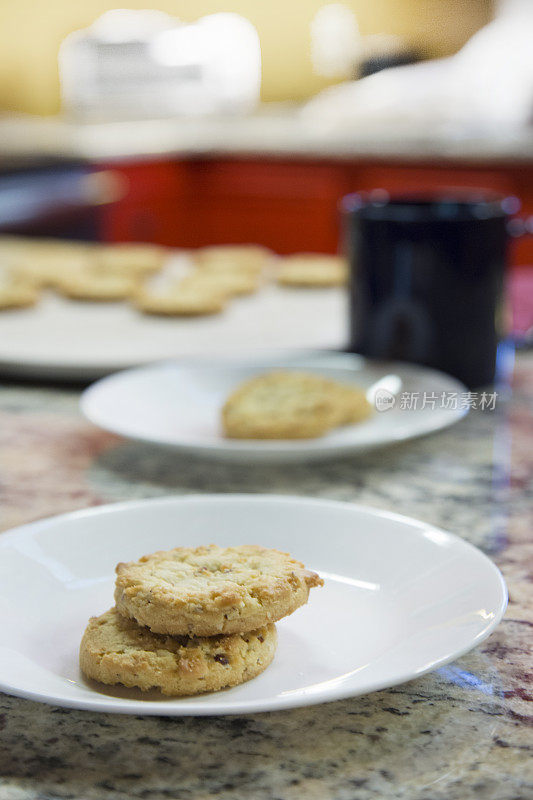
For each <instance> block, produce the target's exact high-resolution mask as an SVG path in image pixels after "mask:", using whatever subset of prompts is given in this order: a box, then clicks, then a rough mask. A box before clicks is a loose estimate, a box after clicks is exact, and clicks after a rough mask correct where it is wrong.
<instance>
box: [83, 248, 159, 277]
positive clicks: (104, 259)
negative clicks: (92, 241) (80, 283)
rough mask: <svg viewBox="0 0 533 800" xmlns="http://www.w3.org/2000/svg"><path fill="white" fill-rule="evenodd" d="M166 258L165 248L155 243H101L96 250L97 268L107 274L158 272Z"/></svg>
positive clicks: (137, 274)
mask: <svg viewBox="0 0 533 800" xmlns="http://www.w3.org/2000/svg"><path fill="white" fill-rule="evenodd" d="M166 258H167V252H166V250H165V248H163V247H160V246H158V245H155V244H134V243H132V244H129V243H126V244H110V245H101V246H99V247H98V248H97V249H96V252H95V264H96V269H97V270H101V271H102V272H104V273H105V274H114V275H126V276H137V277H142V276H145V275H151V274H153V273H155V272H158V271H159V270H160V269H161V268H162V267H163V265H164V263H165V260H166Z"/></svg>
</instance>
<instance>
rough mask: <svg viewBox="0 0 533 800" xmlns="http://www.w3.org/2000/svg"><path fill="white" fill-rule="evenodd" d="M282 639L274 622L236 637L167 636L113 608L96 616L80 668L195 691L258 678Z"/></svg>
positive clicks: (167, 689)
mask: <svg viewBox="0 0 533 800" xmlns="http://www.w3.org/2000/svg"><path fill="white" fill-rule="evenodd" d="M276 643H277V636H276V628H275V626H274V625H266V626H264V627H261V628H259V629H258V630H254V631H250V632H249V633H240V634H239V633H235V634H232V635H230V636H211V637H201V638H193V637H189V636H161V635H159V634H155V633H151V631H149V630H148V628H142V627H140V626H139V625H137V624H136V623H135V622H133V620H131V619H126V618H125V617H122V616H121V615H120V614H119V613H118V612H117V611H116V609H114V608H113V609H111V610H110V611H106V613H105V614H102V615H101V616H99V617H92V618H91V619H90V621H89V624H88V625H87V628H86V630H85V633H84V635H83V639H82V642H81V646H80V667H81V669H82V672H83V673H84V674H85V675H87V677H89V678H93V679H94V680H97V681H100V682H101V683H106V684H117V683H121V684H123V685H124V686H136V687H139V688H140V689H142V690H143V691H147V690H149V689H153V688H156V689H160V690H161V692H163V694H166V695H173V696H183V695H195V694H202V693H204V692H216V691H219V690H220V689H225V688H226V687H228V686H237V684H240V683H244V682H245V681H249V680H250V679H251V678H255V677H256V676H257V675H259V674H260V673H261V672H263V670H265V669H266V667H268V665H269V664H270V662H271V661H272V659H273V658H274V653H275V651H276Z"/></svg>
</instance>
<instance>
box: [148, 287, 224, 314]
mask: <svg viewBox="0 0 533 800" xmlns="http://www.w3.org/2000/svg"><path fill="white" fill-rule="evenodd" d="M226 301H227V294H226V293H224V292H222V291H220V290H219V289H216V288H215V287H206V286H194V285H193V286H185V287H183V288H182V287H181V286H180V285H178V286H175V287H169V288H168V289H166V290H165V291H159V290H158V291H155V290H151V289H146V288H142V289H140V290H139V291H137V292H136V293H135V295H134V298H133V304H134V306H135V307H136V308H137V309H139V311H143V312H144V313H145V314H157V315H163V316H175V317H195V316H203V315H207V314H219V313H220V312H221V311H223V310H224V307H225V305H226Z"/></svg>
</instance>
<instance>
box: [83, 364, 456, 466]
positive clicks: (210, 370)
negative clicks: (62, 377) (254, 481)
mask: <svg viewBox="0 0 533 800" xmlns="http://www.w3.org/2000/svg"><path fill="white" fill-rule="evenodd" d="M282 368H286V369H303V370H306V371H308V372H315V373H318V374H320V375H324V376H326V377H328V378H333V379H335V380H339V381H343V382H347V383H350V382H351V383H354V384H356V385H357V386H361V387H363V388H365V389H366V390H368V389H371V387H375V386H376V384H377V382H378V381H384V383H385V385H387V386H388V385H390V386H391V388H393V389H394V390H398V391H397V392H396V395H395V396H394V407H392V408H390V409H388V410H386V411H382V412H378V411H376V412H375V413H374V414H373V415H372V416H371V417H370V418H369V419H367V420H365V421H364V422H362V423H359V424H358V425H348V426H345V427H342V428H337V429H336V430H334V431H332V432H331V433H329V434H327V435H326V436H321V437H320V438H317V439H307V440H301V439H300V440H297V439H296V440H290V441H289V440H269V441H266V440H260V439H253V440H238V439H227V438H225V437H224V435H223V433H222V428H221V424H220V410H221V408H222V405H223V403H224V401H225V399H226V397H227V396H228V395H229V394H230V392H231V391H232V390H233V389H234V388H235V387H236V386H237V385H238V384H239V383H241V382H242V381H244V380H246V379H247V378H250V377H251V376H253V375H256V374H259V373H261V372H264V371H267V370H270V369H282ZM464 391H466V387H465V386H463V384H461V383H459V381H457V380H455V378H451V377H450V376H449V375H445V374H444V373H441V372H436V371H434V370H430V369H427V368H426V367H418V366H415V365H408V364H401V363H399V362H397V363H388V364H386V363H380V362H372V361H368V360H366V359H363V358H362V357H360V356H353V355H349V354H343V353H330V354H320V355H315V356H311V355H309V356H307V357H305V356H300V357H297V356H296V357H294V358H286V359H284V360H280V359H267V358H265V359H263V360H261V361H257V360H256V361H255V363H254V365H250V364H249V363H248V364H247V363H232V362H227V363H225V364H218V365H210V366H208V365H200V364H196V365H187V364H177V363H164V364H156V365H152V366H148V367H140V368H138V369H133V370H127V371H124V372H120V373H118V374H116V375H111V376H109V377H107V378H104V379H102V380H101V381H99V382H97V383H96V384H94V385H93V386H91V387H89V389H87V390H86V391H85V392H84V393H83V395H82V398H81V408H82V411H83V413H84V414H85V415H86V416H87V417H88V419H89V420H91V422H94V423H95V425H98V426H100V427H101V428H105V429H106V430H109V431H112V432H113V433H118V434H121V435H122V436H126V437H128V438H130V439H137V440H139V441H144V442H150V443H151V444H156V445H162V446H166V447H172V448H176V449H178V450H181V451H185V452H188V453H191V454H195V455H203V456H208V457H209V458H216V459H217V460H221V461H242V462H245V463H250V462H251V461H263V462H264V461H278V462H279V461H311V460H319V459H323V458H332V457H335V456H341V455H343V454H347V453H356V452H359V451H365V450H371V449H373V448H376V447H383V446H384V445H389V444H392V443H394V442H399V441H402V440H405V439H412V438H414V437H416V436H422V435H423V434H427V433H431V432H433V431H437V430H440V429H441V428H445V427H447V426H448V425H452V424H453V423H454V422H457V420H459V419H460V418H461V417H463V416H464V415H465V414H466V413H467V409H466V408H465V409H462V408H460V404H459V403H458V404H457V407H456V408H446V407H441V405H442V396H443V394H444V395H445V396H446V397H447V396H449V395H452V394H455V397H456V400H458V398H459V396H460V394H461V393H462V392H464ZM404 393H413V394H414V395H416V406H417V407H416V408H413V409H407V408H403V407H402V394H404ZM424 393H425V395H426V404H425V405H424ZM428 398H429V402H427V401H428ZM431 398H433V399H432V400H431Z"/></svg>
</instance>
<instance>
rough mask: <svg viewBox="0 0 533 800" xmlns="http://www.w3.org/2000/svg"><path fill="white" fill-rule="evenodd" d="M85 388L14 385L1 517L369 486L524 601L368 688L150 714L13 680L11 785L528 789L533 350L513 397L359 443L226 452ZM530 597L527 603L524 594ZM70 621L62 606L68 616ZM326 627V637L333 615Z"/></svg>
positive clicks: (321, 792)
mask: <svg viewBox="0 0 533 800" xmlns="http://www.w3.org/2000/svg"><path fill="white" fill-rule="evenodd" d="M78 394H79V393H78V392H77V391H76V390H74V389H59V388H35V387H33V386H31V385H18V386H17V385H11V386H10V385H4V386H3V388H1V389H0V465H1V482H0V500H1V506H2V520H1V524H2V527H3V528H7V527H9V526H12V525H18V524H21V523H24V522H28V521H30V520H32V519H36V518H38V517H41V516H46V515H51V514H55V513H59V512H62V511H68V510H71V509H76V508H82V507H84V506H86V505H94V504H99V503H105V502H112V501H115V500H127V499H130V498H139V497H154V496H159V495H164V494H170V493H172V494H182V493H190V492H197V493H198V492H199V493H203V492H233V491H239V492H277V493H284V494H300V495H310V496H314V497H317V496H318V497H324V498H331V499H339V500H348V501H354V502H359V503H366V504H369V505H372V506H375V507H379V508H385V509H391V510H394V511H397V512H402V513H404V514H408V515H411V516H415V517H419V518H421V519H423V520H427V521H428V522H431V523H434V524H436V525H439V526H442V527H444V528H447V529H448V530H451V531H454V532H455V533H458V534H459V535H461V536H463V537H465V538H466V539H468V540H469V541H470V542H473V543H474V544H476V545H478V546H479V547H481V548H482V549H483V550H484V551H485V552H486V553H488V554H489V555H490V556H491V557H492V558H493V559H494V560H495V561H496V563H497V564H498V565H499V566H500V568H501V569H502V571H503V573H504V576H505V578H506V580H507V582H508V586H509V591H510V604H509V609H508V611H507V614H506V616H505V618H504V620H503V622H502V623H501V625H500V627H499V628H498V629H497V631H496V632H495V633H494V634H493V635H492V636H491V637H490V638H489V639H488V640H487V641H485V642H483V644H482V645H481V646H480V647H478V648H477V649H475V650H474V651H473V652H471V653H470V654H468V655H466V656H464V657H463V658H460V659H459V660H458V661H456V662H454V663H453V664H450V665H448V666H446V667H443V668H441V669H439V670H437V671H436V672H434V673H432V674H429V675H426V676H424V677H422V678H420V679H418V680H414V681H411V682H410V683H407V684H404V685H402V686H398V687H396V688H394V689H391V690H389V691H381V692H378V693H374V694H371V695H368V696H366V697H359V698H354V699H352V700H346V701H339V702H335V703H331V704H327V705H321V706H314V707H311V708H303V709H299V710H298V709H297V710H292V711H285V712H275V713H267V714H258V715H252V716H243V717H221V718H183V719H175V718H172V719H170V718H169V719H167V718H142V717H122V716H113V715H107V714H95V713H90V712H80V711H75V710H68V709H62V708H54V707H50V706H46V705H40V704H38V703H34V702H29V701H26V700H21V699H18V698H12V697H8V696H6V695H0V798H1V800H29V799H30V798H32V799H34V800H56V799H58V798H76V799H78V798H79V799H80V800H81V798H83V800H92V799H93V798H109V800H119V798H120V800H122V799H124V800H125V799H126V798H154V800H159V799H160V798H161V799H162V798H180V799H181V798H183V800H208V799H209V798H214V797H215V796H216V797H217V798H221V800H245V799H246V800H247V799H248V798H254V799H255V798H257V800H273V798H277V799H278V800H300V798H302V800H303V798H306V800H307V798H309V799H310V800H327V799H329V798H331V799H333V798H334V799H335V800H374V799H375V800H378V799H379V800H389V798H390V799H392V798H397V799H398V800H399V799H400V798H402V799H403V798H405V800H469V798H476V800H531V798H532V797H533V769H532V764H533V759H532V757H531V756H532V752H533V736H532V735H531V733H532V723H533V716H532V714H531V708H532V705H531V701H532V700H533V687H532V679H533V663H532V659H531V647H530V645H531V633H532V627H533V609H532V607H531V584H532V579H531V565H532V550H533V548H532V544H531V531H532V527H533V524H532V523H533V511H532V508H531V497H532V489H533V486H532V484H533V458H532V452H533V439H532V437H533V430H532V424H531V409H532V405H533V356H532V355H531V354H526V355H522V356H521V357H519V359H518V363H517V367H516V372H515V378H514V392H513V396H512V398H509V397H504V396H500V397H499V399H498V403H497V406H496V411H494V412H489V411H486V412H481V411H472V412H471V413H470V414H469V415H468V417H466V418H465V419H463V420H462V421H461V422H460V423H459V424H457V425H456V426H455V427H453V428H451V429H449V430H448V431H444V432H442V433H439V434H437V435H434V436H431V437H427V438H425V439H421V440H419V441H416V442H412V443H407V444H403V445H398V446H395V447H393V448H390V449H388V450H384V451H381V452H376V453H374V454H370V455H367V456H365V457H361V458H359V459H355V458H353V459H349V460H346V461H336V462H330V463H325V464H322V465H310V466H292V465H291V466H290V467H279V468H277V467H274V466H256V467H254V466H251V465H249V466H231V465H230V466H228V465H222V464H219V465H216V464H210V463H208V462H203V461H200V460H193V459H192V458H190V457H189V456H180V455H176V454H173V453H171V452H165V451H157V450H154V449H151V448H150V447H148V446H144V445H141V444H136V443H129V442H125V441H123V440H121V439H119V438H117V437H114V436H112V435H110V434H107V433H104V432H101V431H99V430H97V429H96V428H94V427H92V426H91V425H90V424H89V423H87V422H85V421H84V420H83V419H82V418H81V416H80V414H79V412H78V408H77V402H78ZM528 604H529V607H528ZM58 625H60V620H58ZM319 633H320V634H321V635H323V636H324V646H325V647H326V648H327V632H324V631H322V632H319Z"/></svg>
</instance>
